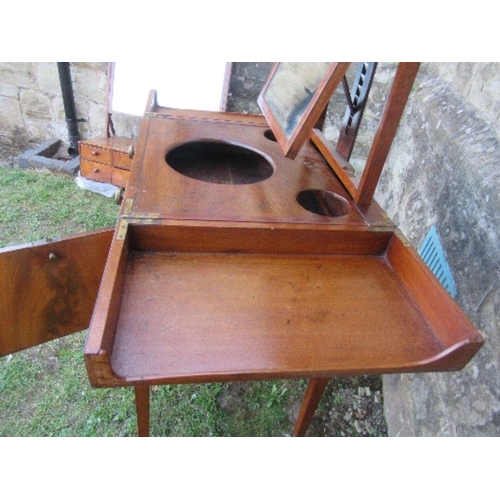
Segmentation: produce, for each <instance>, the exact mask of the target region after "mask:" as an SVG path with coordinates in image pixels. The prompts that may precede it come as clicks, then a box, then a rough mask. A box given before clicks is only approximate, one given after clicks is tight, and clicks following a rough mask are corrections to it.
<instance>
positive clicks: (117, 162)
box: [113, 141, 132, 170]
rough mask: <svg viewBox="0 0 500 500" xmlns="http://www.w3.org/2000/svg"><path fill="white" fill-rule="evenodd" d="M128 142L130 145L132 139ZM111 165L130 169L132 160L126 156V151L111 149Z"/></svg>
mask: <svg viewBox="0 0 500 500" xmlns="http://www.w3.org/2000/svg"><path fill="white" fill-rule="evenodd" d="M130 143H131V145H132V141H130ZM113 167H118V168H123V169H125V170H130V168H131V167H132V160H131V159H130V158H129V157H128V152H124V151H113Z"/></svg>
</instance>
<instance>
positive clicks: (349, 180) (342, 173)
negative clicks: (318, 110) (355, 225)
mask: <svg viewBox="0 0 500 500" xmlns="http://www.w3.org/2000/svg"><path fill="white" fill-rule="evenodd" d="M310 139H311V142H312V143H313V144H314V146H315V147H316V149H317V150H318V151H319V152H320V153H321V154H322V155H323V158H324V159H325V161H326V162H327V163H328V165H329V166H330V168H331V169H332V170H333V172H334V173H335V175H336V176H337V177H338V179H339V180H340V182H342V184H343V185H344V187H345V188H346V189H347V191H348V192H349V194H350V195H351V198H355V196H356V194H357V192H358V184H359V180H358V179H356V178H355V177H351V176H350V175H349V174H348V170H353V167H352V166H351V164H350V163H349V162H348V161H347V160H345V159H344V158H342V156H341V155H340V153H338V151H335V150H334V149H332V148H330V147H328V141H327V139H326V137H325V136H324V135H323V132H321V130H318V129H313V130H312V132H311V137H310Z"/></svg>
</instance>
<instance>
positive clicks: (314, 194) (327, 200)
mask: <svg viewBox="0 0 500 500" xmlns="http://www.w3.org/2000/svg"><path fill="white" fill-rule="evenodd" d="M297 201H298V203H299V205H300V206H301V207H302V208H305V209H306V210H307V211H309V212H312V213H313V214H317V215H324V216H326V217H340V216H342V215H347V214H348V213H349V212H350V211H351V208H350V206H349V202H348V201H347V200H346V199H344V198H342V196H339V195H338V194H335V193H332V192H331V191H325V190H323V189H306V190H305V191H301V192H300V193H299V194H298V195H297Z"/></svg>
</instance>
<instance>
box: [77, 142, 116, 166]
mask: <svg viewBox="0 0 500 500" xmlns="http://www.w3.org/2000/svg"><path fill="white" fill-rule="evenodd" d="M80 157H81V159H83V160H91V161H97V162H101V163H110V164H111V162H112V154H111V150H109V149H105V148H100V147H98V146H95V145H93V144H86V143H82V142H81V143H80Z"/></svg>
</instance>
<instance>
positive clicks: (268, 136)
mask: <svg viewBox="0 0 500 500" xmlns="http://www.w3.org/2000/svg"><path fill="white" fill-rule="evenodd" d="M264 137H265V138H266V139H269V140H270V141H273V142H278V141H277V140H276V136H275V135H274V134H273V131H272V130H271V129H267V130H266V131H265V132H264Z"/></svg>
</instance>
